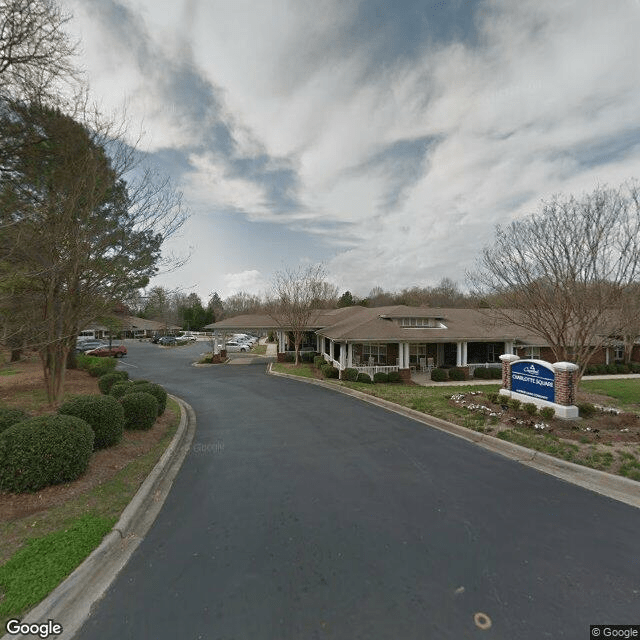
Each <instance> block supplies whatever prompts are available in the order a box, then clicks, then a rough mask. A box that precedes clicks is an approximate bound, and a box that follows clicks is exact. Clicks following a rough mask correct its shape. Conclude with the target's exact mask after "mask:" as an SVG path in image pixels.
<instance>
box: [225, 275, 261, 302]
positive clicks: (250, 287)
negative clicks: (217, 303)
mask: <svg viewBox="0 0 640 640" xmlns="http://www.w3.org/2000/svg"><path fill="white" fill-rule="evenodd" d="M267 287H268V283H267V282H266V281H265V279H264V278H263V276H262V274H261V273H260V272H259V271H257V270H256V269H249V270H247V271H241V272H239V273H225V274H224V289H223V290H222V296H223V297H224V298H227V297H229V296H231V295H233V294H235V293H240V292H241V291H244V292H247V293H251V294H253V295H259V294H260V293H261V292H264V291H266V289H267Z"/></svg>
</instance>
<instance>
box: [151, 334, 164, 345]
mask: <svg viewBox="0 0 640 640" xmlns="http://www.w3.org/2000/svg"><path fill="white" fill-rule="evenodd" d="M161 337H162V336H160V335H158V334H157V333H155V334H154V335H153V337H152V338H151V342H153V344H158V341H159V340H160V338H161Z"/></svg>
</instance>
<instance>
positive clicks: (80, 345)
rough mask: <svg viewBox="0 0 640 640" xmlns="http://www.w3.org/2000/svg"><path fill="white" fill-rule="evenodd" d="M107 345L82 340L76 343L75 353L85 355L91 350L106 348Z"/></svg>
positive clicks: (95, 341) (105, 343)
mask: <svg viewBox="0 0 640 640" xmlns="http://www.w3.org/2000/svg"><path fill="white" fill-rule="evenodd" d="M108 346H109V344H108V343H107V342H105V341H104V340H82V341H81V342H77V343H76V352H78V353H86V352H87V351H91V350H92V349H99V348H101V347H108Z"/></svg>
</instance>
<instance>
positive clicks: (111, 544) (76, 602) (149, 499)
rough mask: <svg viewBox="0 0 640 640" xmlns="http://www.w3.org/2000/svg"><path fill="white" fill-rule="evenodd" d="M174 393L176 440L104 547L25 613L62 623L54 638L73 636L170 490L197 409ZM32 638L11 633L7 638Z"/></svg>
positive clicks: (28, 618)
mask: <svg viewBox="0 0 640 640" xmlns="http://www.w3.org/2000/svg"><path fill="white" fill-rule="evenodd" d="M169 397H170V398H172V399H173V400H175V401H176V402H177V403H178V404H179V405H180V424H179V425H178V429H177V431H176V434H175V435H174V437H173V440H172V441H171V443H170V444H169V446H168V447H167V449H166V450H165V452H164V453H163V454H162V457H161V458H160V460H158V462H157V463H156V465H155V467H154V468H153V469H152V471H151V473H150V474H149V475H148V476H147V478H146V479H145V481H144V482H143V483H142V485H141V486H140V488H139V489H138V491H137V493H136V494H135V496H134V497H133V499H132V500H131V502H130V503H129V504H128V505H127V507H126V508H125V510H124V511H123V512H122V515H121V516H120V520H118V522H117V523H116V524H115V526H114V527H113V529H112V530H111V531H110V532H109V533H108V534H107V535H106V536H105V537H104V538H103V540H102V542H101V543H100V546H99V547H97V548H96V549H94V551H93V552H92V553H91V554H90V555H89V556H88V557H87V558H86V559H85V561H84V562H83V563H82V564H81V565H80V566H79V567H78V568H77V569H76V570H75V571H74V572H73V573H72V574H71V575H70V576H69V577H68V578H66V580H64V582H62V583H61V584H59V585H58V586H57V587H56V588H55V589H54V590H53V591H52V592H51V593H50V594H49V595H48V596H47V597H46V598H45V599H44V600H43V601H42V602H41V603H40V604H39V605H37V606H36V607H35V608H34V609H32V610H31V611H29V612H28V613H27V614H25V615H24V616H22V620H23V621H24V622H27V623H29V624H44V623H46V622H47V621H48V620H53V621H55V622H57V623H59V624H61V625H62V628H63V632H62V633H61V634H59V635H56V636H54V637H56V638H58V640H70V639H71V638H73V636H74V635H75V634H76V632H77V631H78V630H79V629H80V627H81V626H82V624H83V623H84V622H85V620H86V619H87V618H88V617H89V614H90V613H91V607H92V606H93V605H94V603H95V602H97V601H98V600H99V599H100V598H101V597H102V596H103V595H104V593H105V591H106V590H107V589H108V588H109V586H110V585H111V583H112V582H113V581H114V580H115V578H116V576H117V575H118V573H119V572H120V570H121V569H122V568H123V567H124V566H125V565H126V563H127V561H128V560H129V558H130V557H131V554H132V553H133V552H134V551H135V549H136V548H137V547H138V545H139V544H140V542H142V540H143V539H144V536H145V535H146V533H147V531H148V530H149V528H150V527H151V525H152V524H153V522H154V520H155V519H156V517H157V515H158V513H159V512H160V509H161V508H162V505H163V504H164V501H165V499H166V497H167V495H168V494H169V490H170V489H171V486H172V484H173V480H174V478H175V477H176V475H177V473H178V471H179V470H180V467H181V466H182V462H183V461H184V458H185V456H186V454H187V451H188V450H189V448H190V447H191V443H192V441H193V437H194V435H195V429H196V416H195V413H194V411H193V409H192V408H191V407H190V406H189V405H188V404H187V403H186V402H184V401H183V400H181V399H180V398H176V397H175V396H169ZM33 637H35V636H34V635H22V634H19V635H9V634H8V633H7V634H5V635H4V636H2V640H15V639H16V638H33Z"/></svg>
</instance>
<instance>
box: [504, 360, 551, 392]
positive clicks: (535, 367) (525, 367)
mask: <svg viewBox="0 0 640 640" xmlns="http://www.w3.org/2000/svg"><path fill="white" fill-rule="evenodd" d="M555 382H556V374H555V372H554V370H553V369H552V368H551V367H550V366H547V365H545V364H542V363H541V362H540V361H539V360H520V361H518V362H514V363H513V364H512V365H511V391H516V392H517V393H523V394H524V395H526V396H533V397H534V398H540V400H548V401H549V402H555V398H556V394H555Z"/></svg>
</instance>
